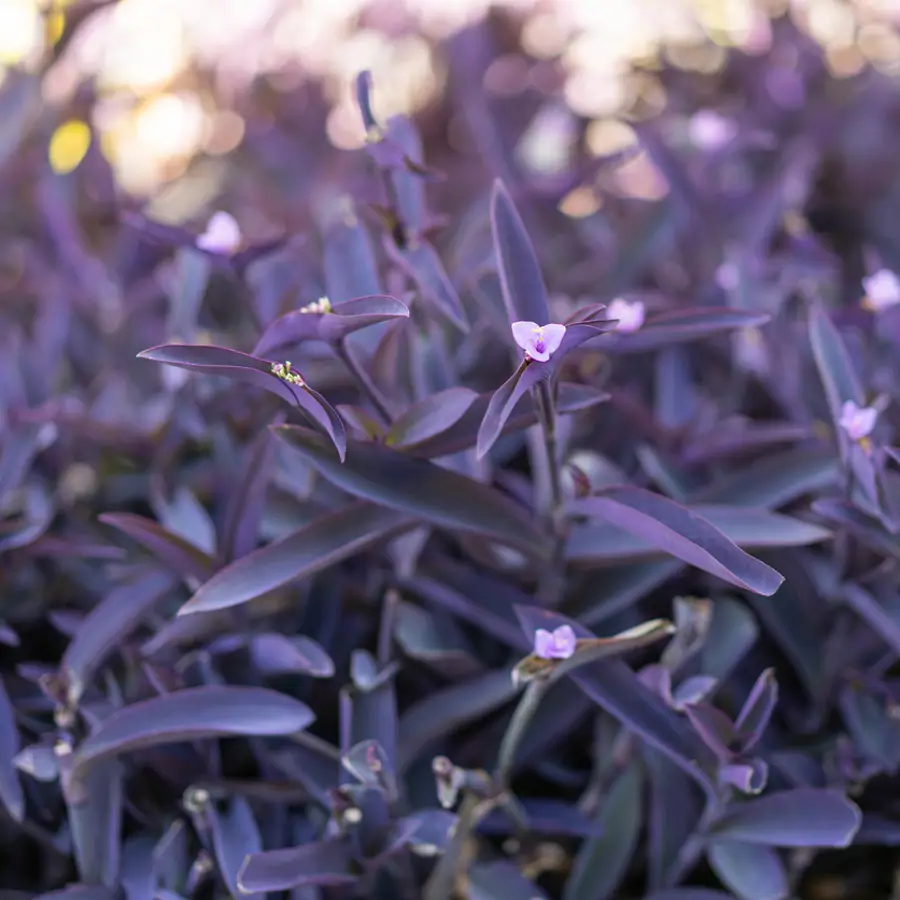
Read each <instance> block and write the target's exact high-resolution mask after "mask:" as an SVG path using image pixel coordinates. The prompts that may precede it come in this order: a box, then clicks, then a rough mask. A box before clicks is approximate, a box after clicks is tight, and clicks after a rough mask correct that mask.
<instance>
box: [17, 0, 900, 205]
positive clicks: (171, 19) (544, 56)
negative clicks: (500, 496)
mask: <svg viewBox="0 0 900 900" xmlns="http://www.w3.org/2000/svg"><path fill="white" fill-rule="evenodd" d="M491 6H492V9H493V10H494V13H493V14H494V15H497V14H501V15H503V11H506V12H507V13H508V15H506V16H505V17H504V20H505V21H509V22H512V23H515V30H516V32H517V33H516V39H515V41H511V42H510V44H509V46H508V48H507V49H508V52H506V53H500V54H499V55H497V56H496V58H494V59H493V60H492V61H491V63H490V65H489V66H487V68H486V70H485V71H484V73H483V87H484V89H485V91H486V92H487V93H488V94H493V95H497V96H503V95H507V96H509V95H515V94H516V93H520V92H523V91H525V90H537V91H538V92H544V93H545V94H546V95H547V97H548V98H550V97H552V98H553V100H554V102H553V104H552V105H551V106H549V107H548V108H546V109H543V110H542V120H541V123H540V124H541V128H540V129H539V132H538V134H539V138H540V139H533V140H532V141H531V144H530V145H529V144H528V143H527V135H526V138H525V139H524V140H525V144H524V146H523V147H522V148H521V149H522V152H524V153H526V154H530V157H531V160H532V163H533V165H534V166H536V167H539V168H540V167H543V168H544V169H549V170H552V169H553V168H554V167H558V168H559V169H560V170H561V169H562V168H564V167H565V165H566V163H567V157H566V153H567V149H566V146H565V144H566V141H567V140H573V139H578V140H580V141H583V142H584V148H585V149H586V150H587V151H588V152H589V153H591V154H594V155H597V156H599V155H604V154H608V153H610V152H615V151H616V150H618V149H620V148H622V147H624V146H627V145H628V144H629V143H630V142H631V141H632V140H633V135H631V133H630V129H629V128H628V126H627V124H626V123H627V120H628V119H629V117H633V116H638V117H649V116H652V115H654V114H655V113H658V112H660V111H661V110H662V109H663V108H665V107H666V105H667V86H666V84H665V79H663V78H661V77H659V72H660V70H661V68H666V69H673V70H677V71H684V72H694V73H701V74H705V75H714V74H715V73H717V72H719V71H721V70H722V69H723V67H724V66H725V64H726V61H727V57H728V53H729V50H731V49H733V48H734V49H737V50H739V51H741V52H742V53H743V54H746V55H750V56H765V55H767V54H771V53H773V52H776V51H778V50H779V48H778V47H777V46H776V47H775V48H774V50H773V25H772V22H773V20H779V19H781V20H784V19H787V20H789V21H790V23H791V26H792V27H795V28H796V29H797V30H798V31H799V32H800V33H802V34H803V35H805V36H808V37H809V38H810V39H811V40H812V41H813V42H815V43H816V44H817V45H819V46H820V47H821V48H822V51H823V59H824V61H825V64H826V66H827V68H828V70H829V71H830V73H831V74H833V75H834V76H836V78H838V79H847V78H852V77H853V76H856V75H858V74H859V73H860V72H861V71H863V70H865V69H867V68H872V69H875V70H879V71H880V72H882V73H884V74H887V75H897V74H900V33H898V26H900V2H898V0H626V2H623V0H496V2H495V3H493V4H491ZM487 7H488V4H487V3H486V2H484V0H119V2H102V0H101V2H97V0H2V2H0V81H3V80H6V81H10V80H11V79H15V80H16V85H15V86H16V88H17V89H16V90H11V89H10V87H11V86H10V85H9V84H7V85H5V87H6V90H5V91H4V93H3V98H4V108H3V110H2V112H3V118H4V119H5V124H2V125H0V129H2V130H3V132H5V134H3V133H0V153H4V152H6V153H8V152H9V151H10V147H9V144H10V143H12V142H14V141H15V140H16V139H17V136H18V135H19V134H20V129H19V127H18V125H19V124H20V121H21V118H22V117H25V118H27V117H29V116H34V115H36V114H37V113H38V111H39V110H40V111H42V112H43V113H44V116H45V117H46V116H48V115H49V116H53V115H54V114H55V115H56V116H57V117H58V121H55V122H53V127H52V129H51V130H50V132H49V134H48V135H46V139H47V142H48V154H49V161H50V164H51V166H52V168H53V169H54V171H56V172H58V173H66V172H69V171H71V170H73V169H74V168H75V167H76V166H78V165H79V163H80V162H81V161H82V160H83V159H84V157H85V155H86V154H87V153H88V151H89V149H90V146H91V145H92V144H96V145H97V149H98V150H99V152H100V153H102V155H103V157H104V158H105V159H106V160H107V161H108V163H109V164H110V166H111V169H112V172H113V174H114V178H115V181H116V185H117V189H120V190H121V191H123V192H126V193H127V194H129V195H133V196H147V197H152V196H158V195H159V194H160V192H161V191H164V189H165V188H166V186H167V185H172V184H173V183H177V181H178V179H179V178H180V177H181V176H183V175H184V174H185V173H186V172H188V171H194V166H195V165H198V164H203V165H201V166H200V167H199V168H198V169H197V170H196V172H195V173H194V174H195V175H196V178H195V179H194V180H193V183H192V187H191V190H190V192H189V194H190V197H191V198H192V199H191V203H190V205H193V204H194V203H201V205H202V199H203V197H205V196H207V195H209V194H210V193H215V191H216V184H217V179H218V178H220V177H221V166H220V165H217V163H219V162H220V161H221V160H222V159H223V158H227V157H228V156H229V154H231V153H232V151H235V150H236V149H237V148H238V147H240V146H241V145H242V142H244V141H245V140H246V139H247V137H248V134H247V124H246V122H247V113H248V109H250V104H251V98H253V102H254V103H256V104H261V105H262V106H264V107H265V106H266V105H267V104H268V107H269V108H270V110H272V112H273V113H274V112H275V110H276V109H277V107H278V105H279V104H278V95H281V96H290V97H291V98H293V112H294V115H295V117H296V121H298V122H299V121H300V119H301V117H302V112H303V111H302V109H301V107H300V104H302V103H304V102H305V103H314V102H315V103H318V102H321V103H323V104H324V115H325V132H326V135H327V140H328V141H329V142H330V143H331V144H332V145H334V147H336V148H342V149H351V148H355V147H359V146H360V145H361V144H362V141H363V137H364V135H363V131H362V127H361V124H360V122H359V117H358V113H357V111H356V109H355V107H354V104H353V99H352V90H351V85H352V79H353V77H354V76H355V74H356V73H357V72H358V71H360V70H361V69H364V68H370V69H371V70H372V72H373V75H374V80H375V84H376V106H377V112H378V113H379V114H380V115H382V116H389V115H391V114H394V113H406V114H410V113H417V112H419V111H421V110H424V109H427V108H428V107H429V105H430V104H432V103H433V102H434V101H435V100H436V98H439V97H440V96H441V94H442V92H443V91H444V90H445V88H446V86H447V84H448V73H449V70H450V68H451V67H452V66H453V62H452V58H451V54H448V52H447V48H448V46H452V42H448V40H447V39H452V37H453V36H454V35H455V34H457V33H458V32H459V31H460V30H462V29H464V28H466V27H467V26H469V25H471V24H472V23H473V22H474V21H476V20H478V19H480V18H483V17H484V16H485V15H486V14H488V9H487ZM517 44H518V46H516V45H517ZM520 50H521V51H523V52H520ZM783 50H784V52H782V53H781V54H780V57H779V58H777V59H774V60H773V65H772V66H770V67H769V68H768V69H767V81H768V84H767V85H766V88H767V89H768V90H769V91H770V92H771V93H773V95H775V98H776V100H777V101H778V102H780V103H781V104H783V105H784V106H786V107H791V106H792V105H794V106H802V104H803V102H804V97H803V88H802V84H801V82H800V80H799V77H798V78H794V76H793V73H794V71H795V69H796V68H797V65H798V61H797V59H795V58H792V54H794V53H796V50H795V49H794V48H793V45H786V46H785V48H783ZM29 76H31V77H29ZM310 85H314V86H315V87H314V89H313V88H311V87H310ZM272 95H275V96H272ZM73 111H77V112H78V113H80V114H77V115H73ZM683 112H685V114H690V113H693V112H696V110H684V111H683ZM281 114H282V113H279V115H281ZM571 114H574V116H575V117H576V118H575V119H573V118H572V115H571ZM304 121H306V122H307V123H308V121H309V118H308V117H307V118H305V119H304ZM576 121H580V122H582V124H585V127H584V128H579V127H576V126H575V124H574V122H576ZM447 124H448V128H447V133H446V135H445V137H446V140H447V142H448V143H449V145H450V146H451V147H452V146H453V145H454V143H455V142H456V143H458V144H464V143H465V141H466V140H467V138H466V136H465V134H463V133H462V129H459V128H457V127H456V123H454V122H453V121H450V122H449V123H447ZM721 124H722V123H716V122H715V121H709V120H704V119H703V118H700V119H698V120H696V121H695V122H694V123H693V129H694V132H695V133H694V135H693V137H694V139H695V140H698V141H703V140H715V129H716V127H721ZM254 127H255V128H256V129H257V130H258V129H259V128H261V127H263V125H262V124H261V123H256V124H255V126H254ZM686 127H688V128H689V129H690V127H691V125H690V123H688V125H687V126H686ZM255 136H256V137H258V135H255ZM688 136H689V137H690V136H691V133H690V131H689V133H688ZM4 145H6V146H5V149H4ZM623 178H624V181H625V183H626V184H625V188H626V190H629V191H632V192H634V193H635V194H636V195H642V194H646V195H649V197H652V196H653V195H654V194H655V193H658V192H659V191H661V190H664V189H665V188H664V186H662V185H661V184H660V179H659V178H658V177H654V174H653V173H652V171H650V169H649V167H648V165H647V163H646V161H645V160H643V159H642V158H641V157H640V156H638V157H635V158H632V159H630V160H629V161H628V169H627V170H626V172H625V175H624V176H623ZM170 199H171V198H170ZM183 202H187V201H186V200H183ZM568 204H569V207H570V208H571V209H572V210H574V212H575V213H576V214H577V213H583V214H584V213H586V212H589V211H590V206H591V201H590V199H589V198H588V197H586V196H585V194H584V192H582V193H581V195H580V199H579V196H576V197H575V198H570V199H569V201H568ZM176 205H177V204H176Z"/></svg>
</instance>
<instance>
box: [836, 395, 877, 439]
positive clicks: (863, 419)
mask: <svg viewBox="0 0 900 900" xmlns="http://www.w3.org/2000/svg"><path fill="white" fill-rule="evenodd" d="M877 419H878V410H877V409H875V407H874V406H862V407H860V406H857V405H856V404H855V403H854V402H853V401H852V400H847V401H846V402H845V403H844V405H843V406H842V407H841V418H840V420H839V423H838V424H839V425H840V426H841V428H843V429H844V431H846V432H847V435H848V436H849V437H850V439H851V440H854V441H861V440H862V439H863V438H866V437H868V436H869V435H870V434H871V433H872V429H873V428H874V427H875V422H876V421H877Z"/></svg>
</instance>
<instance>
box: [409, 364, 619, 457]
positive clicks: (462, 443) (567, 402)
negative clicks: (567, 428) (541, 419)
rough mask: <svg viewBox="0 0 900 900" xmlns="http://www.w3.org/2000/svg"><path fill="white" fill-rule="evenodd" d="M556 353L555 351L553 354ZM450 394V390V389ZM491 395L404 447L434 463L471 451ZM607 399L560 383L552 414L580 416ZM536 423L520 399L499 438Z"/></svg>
mask: <svg viewBox="0 0 900 900" xmlns="http://www.w3.org/2000/svg"><path fill="white" fill-rule="evenodd" d="M557 352H558V351H557ZM451 390H453V389H452V388H451ZM492 398H493V394H478V395H477V397H476V398H475V400H474V402H473V403H472V405H471V406H470V407H469V408H468V409H467V410H466V411H465V412H464V413H463V414H462V416H460V418H459V419H457V421H456V422H454V423H453V424H452V425H450V426H449V427H448V428H446V429H445V430H444V431H441V432H440V433H438V434H435V435H434V436H433V437H430V438H426V439H425V440H423V441H421V442H420V443H418V444H415V445H408V444H404V449H408V450H409V451H410V452H412V453H414V454H415V455H416V456H423V457H426V458H429V459H434V458H436V457H440V456H447V455H449V454H451V453H458V452H459V451H461V450H468V449H469V448H470V447H474V446H475V445H476V443H477V441H478V433H479V431H480V429H481V423H482V422H483V421H484V417H485V414H486V412H487V410H488V406H489V405H490V403H491V400H492ZM608 399H609V394H607V393H604V392H603V391H598V390H597V389H596V388H593V387H590V386H588V385H582V384H574V383H572V382H565V381H564V382H562V383H561V384H560V385H559V388H558V391H557V397H556V412H557V414H558V415H567V414H571V413H575V412H580V411H581V410H583V409H591V408H592V407H594V406H597V405H598V404H600V403H604V402H605V401H606V400H608ZM536 422H537V413H536V411H535V408H534V403H533V402H532V400H531V398H530V397H528V396H523V397H521V398H520V399H519V402H518V403H516V404H514V405H513V409H512V412H511V413H510V414H509V417H508V418H507V420H506V422H505V423H504V425H503V428H502V430H501V431H500V434H501V435H504V434H513V433H515V432H517V431H523V430H524V429H526V428H530V427H531V426H532V425H534V424H536Z"/></svg>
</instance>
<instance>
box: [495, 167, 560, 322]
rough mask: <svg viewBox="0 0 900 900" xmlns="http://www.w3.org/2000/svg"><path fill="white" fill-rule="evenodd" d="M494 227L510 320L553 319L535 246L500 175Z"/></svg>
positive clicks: (504, 296)
mask: <svg viewBox="0 0 900 900" xmlns="http://www.w3.org/2000/svg"><path fill="white" fill-rule="evenodd" d="M491 229H492V232H493V238H494V252H495V253H496V255H497V267H498V271H499V275H500V285H501V287H502V289H503V302H504V303H505V304H506V311H507V313H508V315H509V321H510V323H512V322H537V323H538V325H545V324H547V323H548V322H549V321H550V307H549V304H548V302H547V289H546V287H544V278H543V275H542V274H541V268H540V265H539V263H538V259H537V254H536V253H535V252H534V246H533V245H532V243H531V239H530V238H529V236H528V232H527V231H526V230H525V225H524V224H523V222H522V219H521V217H520V216H519V211H518V210H517V209H516V207H515V204H514V203H513V201H512V198H511V197H510V196H509V192H508V191H507V190H506V187H505V186H504V185H503V183H502V182H501V181H500V180H499V179H498V180H497V181H495V182H494V192H493V194H492V196H491Z"/></svg>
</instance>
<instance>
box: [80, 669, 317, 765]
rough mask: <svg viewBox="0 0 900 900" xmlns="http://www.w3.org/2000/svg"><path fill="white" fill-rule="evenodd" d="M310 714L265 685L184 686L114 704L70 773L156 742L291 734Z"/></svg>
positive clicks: (86, 740) (312, 718)
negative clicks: (172, 690) (111, 712)
mask: <svg viewBox="0 0 900 900" xmlns="http://www.w3.org/2000/svg"><path fill="white" fill-rule="evenodd" d="M314 719H315V716H314V715H313V713H312V711H311V710H310V709H309V707H308V706H306V704H304V703H301V702H300V701H299V700H294V699H293V698H292V697H288V696H287V695H286V694H279V693H277V692H276V691H270V690H268V689H267V688H252V687H230V686H229V687H220V686H210V687H194V688H184V689H183V690H180V691H174V692H172V693H171V694H163V695H161V696H158V697H153V698H151V699H150V700H142V701H140V702H138V703H132V704H131V705H130V706H125V707H123V708H122V709H119V710H116V712H114V713H113V714H112V715H111V716H109V717H108V718H106V719H105V720H104V721H103V722H102V723H101V724H100V726H99V728H97V730H96V731H94V732H93V733H92V734H90V735H88V737H87V738H85V740H84V741H83V742H82V744H81V746H80V747H79V748H78V750H77V752H76V754H75V767H76V773H85V772H86V771H87V770H88V768H89V767H90V766H91V765H92V764H93V763H96V762H98V761H99V760H101V759H105V758H107V757H109V756H113V755H116V754H120V753H130V752H133V751H135V750H143V749H145V748H147V747H155V746H158V745H159V744H171V743H176V742H180V741H192V740H198V739H202V738H214V737H226V736H236V735H248V736H262V735H288V734H293V733H294V732H297V731H302V730H303V729H304V728H306V727H307V725H309V724H310V723H311V722H312V721H314Z"/></svg>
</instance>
